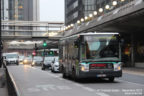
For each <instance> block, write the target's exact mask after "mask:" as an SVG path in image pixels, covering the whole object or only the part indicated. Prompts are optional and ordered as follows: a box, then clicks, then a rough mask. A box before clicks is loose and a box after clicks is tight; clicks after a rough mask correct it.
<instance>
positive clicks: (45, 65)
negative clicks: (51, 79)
mask: <svg viewBox="0 0 144 96" xmlns="http://www.w3.org/2000/svg"><path fill="white" fill-rule="evenodd" d="M53 61H54V57H50V56H49V57H45V58H44V62H43V64H42V70H45V68H49V67H51V63H52V62H53Z"/></svg>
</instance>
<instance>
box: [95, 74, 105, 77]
mask: <svg viewBox="0 0 144 96" xmlns="http://www.w3.org/2000/svg"><path fill="white" fill-rule="evenodd" d="M96 77H106V74H98V75H96Z"/></svg>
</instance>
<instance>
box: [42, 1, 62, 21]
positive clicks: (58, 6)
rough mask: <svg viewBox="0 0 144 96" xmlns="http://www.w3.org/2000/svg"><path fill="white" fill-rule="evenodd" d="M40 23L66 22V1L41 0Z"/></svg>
mask: <svg viewBox="0 0 144 96" xmlns="http://www.w3.org/2000/svg"><path fill="white" fill-rule="evenodd" d="M40 21H64V0H40Z"/></svg>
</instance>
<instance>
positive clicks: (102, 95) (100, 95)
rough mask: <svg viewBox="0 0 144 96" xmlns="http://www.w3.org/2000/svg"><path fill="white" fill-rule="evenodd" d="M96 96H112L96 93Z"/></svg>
mask: <svg viewBox="0 0 144 96" xmlns="http://www.w3.org/2000/svg"><path fill="white" fill-rule="evenodd" d="M96 94H97V95H99V96H110V95H108V94H105V93H96Z"/></svg>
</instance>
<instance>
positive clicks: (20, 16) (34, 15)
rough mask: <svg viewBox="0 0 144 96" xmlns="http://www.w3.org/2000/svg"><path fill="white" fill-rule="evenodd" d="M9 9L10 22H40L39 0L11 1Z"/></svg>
mask: <svg viewBox="0 0 144 96" xmlns="http://www.w3.org/2000/svg"><path fill="white" fill-rule="evenodd" d="M4 1H5V0H4ZM8 7H9V10H8V11H9V20H22V21H39V0H9V6H8Z"/></svg>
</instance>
